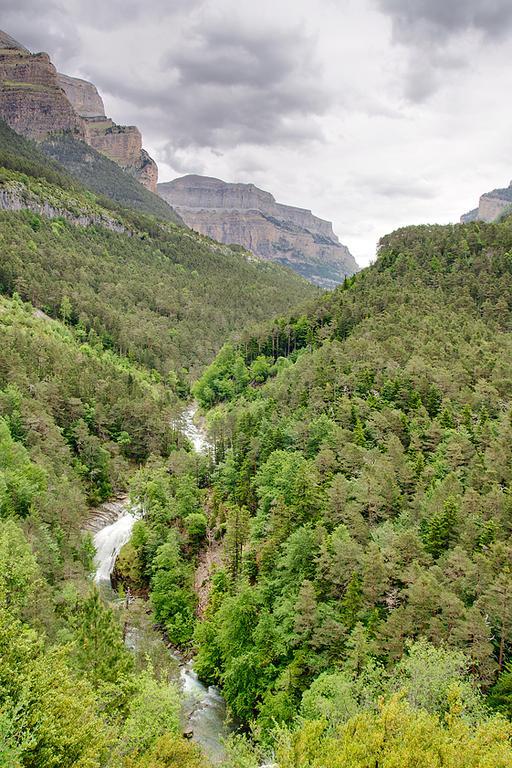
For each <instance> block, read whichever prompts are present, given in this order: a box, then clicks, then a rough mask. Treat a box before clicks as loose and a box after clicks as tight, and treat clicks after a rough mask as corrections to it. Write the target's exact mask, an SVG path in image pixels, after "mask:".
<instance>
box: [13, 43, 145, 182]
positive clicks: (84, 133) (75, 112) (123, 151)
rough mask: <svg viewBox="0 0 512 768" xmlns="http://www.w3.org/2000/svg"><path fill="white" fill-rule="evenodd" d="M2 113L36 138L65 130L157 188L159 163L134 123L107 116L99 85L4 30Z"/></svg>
mask: <svg viewBox="0 0 512 768" xmlns="http://www.w3.org/2000/svg"><path fill="white" fill-rule="evenodd" d="M0 118H2V119H3V120H5V121H6V122H7V123H8V125H10V127H11V128H13V129H14V130H15V131H16V132H17V133H20V134H22V135H23V136H27V137H29V138H31V139H34V140H36V141H40V140H42V139H44V138H45V137H46V136H48V134H50V133H55V132H62V131H65V132H67V133H71V134H73V135H75V136H76V137H77V138H79V139H82V140H83V141H86V142H87V143H88V144H89V145H90V146H92V147H94V149H97V150H98V151H99V152H102V153H103V154H104V155H106V156H107V157H109V158H110V159H111V160H114V161H115V162H116V163H118V165H120V166H121V167H122V168H123V169H124V170H127V171H128V172H129V173H130V174H132V175H133V176H134V177H135V178H136V179H137V180H138V181H140V182H141V183H142V184H143V185H144V186H145V187H147V188H148V189H150V190H151V191H152V192H156V184H157V180H158V168H157V165H156V163H155V162H154V160H153V159H152V158H151V157H150V156H149V155H148V153H147V152H146V150H144V149H143V147H142V136H141V134H140V131H139V130H138V128H136V127H135V126H133V125H129V126H123V125H116V124H115V123H114V122H113V121H112V120H111V119H110V118H108V117H106V115H105V108H104V105H103V101H102V99H101V96H100V95H99V93H98V91H97V89H96V86H94V85H93V84H92V83H89V82H88V81H87V80H82V79H80V78H76V77H69V76H68V75H63V74H61V73H58V72H57V71H56V69H55V67H54V66H53V64H52V63H51V61H50V58H49V56H48V54H46V53H35V54H33V53H30V51H28V50H27V49H26V48H25V47H24V46H23V45H21V44H20V43H18V42H17V41H16V40H14V38H12V37H11V36H10V35H8V34H6V33H5V32H1V31H0Z"/></svg>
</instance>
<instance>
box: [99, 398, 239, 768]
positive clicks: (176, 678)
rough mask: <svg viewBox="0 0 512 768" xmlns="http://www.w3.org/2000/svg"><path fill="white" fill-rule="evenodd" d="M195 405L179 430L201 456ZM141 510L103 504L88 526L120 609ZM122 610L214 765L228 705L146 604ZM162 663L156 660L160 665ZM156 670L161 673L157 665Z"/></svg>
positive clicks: (134, 639) (128, 636) (132, 643)
mask: <svg viewBox="0 0 512 768" xmlns="http://www.w3.org/2000/svg"><path fill="white" fill-rule="evenodd" d="M195 415H196V406H194V405H192V406H190V407H189V408H187V409H186V410H185V411H184V412H183V414H182V416H181V418H180V420H179V427H180V429H181V431H182V432H183V433H184V434H185V435H186V436H187V438H188V439H189V440H190V442H191V443H192V445H193V446H194V449H195V450H196V451H197V452H200V453H203V452H206V451H207V450H208V441H207V437H206V434H205V432H204V430H203V429H201V427H199V426H197V424H196V421H195V420H194V417H195ZM136 520H137V510H135V509H133V508H132V507H131V506H130V502H129V499H128V497H122V498H120V499H117V500H115V501H112V502H107V503H106V504H103V505H102V506H101V507H100V508H98V509H97V510H96V513H95V515H94V518H93V519H92V521H91V524H90V530H91V532H92V533H93V540H94V546H95V549H96V556H95V576H94V579H95V582H96V583H97V585H98V587H99V588H100V589H101V591H102V592H103V594H104V595H105V597H106V598H107V599H108V600H109V601H111V602H112V603H114V604H116V605H117V606H118V607H120V603H121V599H120V598H119V596H118V595H117V594H116V593H115V592H114V590H113V589H112V587H111V582H110V578H111V575H112V571H113V569H114V566H115V562H116V558H117V556H118V555H119V552H120V551H121V548H122V547H123V545H124V544H126V542H127V541H129V539H130V536H131V532H132V528H133V525H134V523H135V521H136ZM122 610H123V611H124V622H125V642H126V645H127V646H128V647H129V648H130V649H131V650H132V651H133V653H134V654H137V653H139V652H140V653H141V654H142V655H144V653H145V652H146V651H147V649H148V647H149V646H151V648H152V650H153V653H152V654H151V656H152V658H153V663H154V664H155V660H154V659H155V656H156V657H157V658H158V659H160V663H161V665H162V667H165V675H166V677H167V679H168V680H169V682H174V683H177V684H178V685H179V686H180V688H181V691H182V694H183V730H184V732H185V733H186V734H187V735H189V736H190V737H191V738H192V739H193V740H194V741H196V742H197V743H198V744H199V745H200V746H201V747H202V748H203V750H204V752H205V754H206V755H207V756H208V758H209V759H210V760H211V761H212V762H213V763H218V762H219V761H221V760H222V758H223V756H224V748H223V739H224V738H225V737H226V736H227V735H228V733H229V726H228V725H227V724H226V705H225V702H224V700H223V698H222V696H221V695H220V693H219V691H218V690H217V689H216V688H215V687H213V686H210V687H206V686H204V685H203V684H202V683H201V682H200V680H199V679H198V677H197V675H196V673H195V672H194V667H193V661H192V660H186V659H184V658H182V657H180V656H179V655H178V654H177V653H175V652H174V651H172V650H171V649H169V648H168V647H167V645H166V643H165V641H164V639H163V637H162V636H161V635H160V634H159V633H158V631H157V630H155V628H154V627H153V626H152V625H151V621H150V618H149V616H148V610H147V606H146V604H145V603H144V602H143V601H142V599H140V598H135V599H131V600H128V601H126V603H125V608H124V609H122ZM158 664H159V661H158V660H157V661H156V665H158ZM155 671H157V672H158V671H159V670H158V669H157V668H156V666H155Z"/></svg>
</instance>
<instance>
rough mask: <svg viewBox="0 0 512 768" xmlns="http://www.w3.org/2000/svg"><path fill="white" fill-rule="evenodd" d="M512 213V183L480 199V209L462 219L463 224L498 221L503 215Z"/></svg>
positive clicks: (487, 193) (466, 214) (470, 212)
mask: <svg viewBox="0 0 512 768" xmlns="http://www.w3.org/2000/svg"><path fill="white" fill-rule="evenodd" d="M507 210H510V212H512V181H511V182H510V184H509V186H508V187H505V188H504V189H493V190H492V192H486V193H485V194H483V195H482V196H481V198H480V201H479V204H478V208H475V209H474V210H472V211H469V213H465V214H464V215H463V216H461V217H460V220H461V223H462V224H467V223H469V222H470V221H496V219H498V218H499V217H500V216H501V214H502V213H504V212H505V211H507Z"/></svg>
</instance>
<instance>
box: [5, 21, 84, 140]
mask: <svg viewBox="0 0 512 768" xmlns="http://www.w3.org/2000/svg"><path fill="white" fill-rule="evenodd" d="M0 117H1V118H2V119H3V120H5V122H6V123H8V124H9V125H10V126H11V128H13V129H14V130H15V131H16V132H17V133H21V134H22V135H23V136H28V137H29V138H31V139H35V140H38V139H41V138H43V137H44V136H46V135H47V134H48V133H49V132H50V131H70V132H71V133H75V134H77V135H78V136H79V137H80V138H82V137H83V136H84V126H83V122H82V120H81V119H80V117H79V116H78V115H77V113H76V112H75V110H74V109H73V107H72V105H71V104H70V102H69V101H68V99H67V98H66V94H65V93H64V91H63V90H62V88H61V87H60V85H59V82H58V78H57V71H56V69H55V67H54V66H53V64H52V63H51V61H50V58H49V56H48V54H46V53H36V54H31V53H30V52H29V51H27V49H26V48H24V47H23V46H22V45H20V44H19V43H17V42H16V41H15V40H13V38H12V37H10V36H9V35H7V34H5V33H4V32H0Z"/></svg>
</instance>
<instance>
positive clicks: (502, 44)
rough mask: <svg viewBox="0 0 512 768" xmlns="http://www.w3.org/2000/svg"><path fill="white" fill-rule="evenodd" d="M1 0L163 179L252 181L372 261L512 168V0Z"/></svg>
mask: <svg viewBox="0 0 512 768" xmlns="http://www.w3.org/2000/svg"><path fill="white" fill-rule="evenodd" d="M4 2H5V3H7V5H6V8H5V12H3V14H2V25H3V26H5V28H6V31H7V32H9V33H10V34H12V35H13V36H14V37H16V38H18V39H19V40H20V41H21V42H23V43H26V44H28V45H29V47H32V48H45V47H46V48H49V49H50V50H49V53H50V54H51V55H52V57H53V58H54V59H55V60H56V63H57V64H58V66H59V67H60V68H61V69H62V70H64V71H68V72H69V74H76V75H81V76H85V77H90V78H92V79H93V80H94V81H95V82H96V83H97V85H98V86H99V88H100V90H101V91H102V93H103V96H104V100H105V104H106V108H107V113H108V114H110V115H112V117H113V118H114V119H115V120H116V121H117V122H119V123H127V124H131V123H135V124H137V125H138V126H139V127H140V128H141V130H142V132H143V134H144V138H145V143H146V145H147V146H148V148H149V149H150V150H151V151H152V152H153V154H154V156H155V157H156V159H157V160H158V161H159V165H160V175H161V179H162V180H168V179H170V178H173V177H174V176H175V175H181V174H183V173H186V172H200V173H205V174H207V175H212V176H218V177H220V178H223V179H225V180H227V181H252V182H254V183H255V184H257V185H259V186H261V187H263V188H265V189H268V190H269V191H271V192H272V193H273V194H274V195H275V196H276V198H277V199H278V200H280V201H282V202H285V203H290V204H294V205H300V206H303V207H307V208H311V209H313V211H314V212H315V213H316V214H317V215H319V216H323V217H325V218H329V219H331V220H332V221H333V222H334V226H335V230H336V231H337V233H338V234H339V236H340V239H341V240H342V241H343V242H345V243H346V244H347V245H348V246H349V247H350V248H351V250H352V252H353V253H354V255H355V256H356V258H357V259H358V260H359V261H360V263H367V262H368V261H369V260H370V259H371V258H372V257H373V255H374V252H375V245H376V242H377V240H378V238H379V236H381V235H383V234H385V233H386V232H388V231H390V230H392V229H394V228H396V227H398V226H402V225H405V224H411V223H420V222H426V221H430V222H432V221H437V222H441V223H442V222H447V221H455V220H457V219H458V217H459V215H460V214H461V213H463V212H464V211H465V210H468V209H469V208H472V207H474V205H475V204H476V202H477V200H478V196H479V194H480V193H482V192H484V191H486V190H488V189H492V188H493V187H496V186H502V185H504V184H506V183H508V181H509V179H510V177H512V157H511V151H510V132H511V128H512V113H511V111H510V107H509V106H508V99H507V94H508V93H509V92H510V88H511V86H512V68H511V67H510V64H509V59H510V55H509V43H510V38H509V37H508V35H509V33H510V30H511V25H512V12H510V13H509V8H512V6H510V3H509V0H468V1H466V0H450V2H447V0H443V1H442V2H441V0H434V1H432V0H410V1H409V0H407V2H406V0H336V1H335V0H281V2H280V3H276V2H275V0H259V2H258V3H257V4H255V3H253V2H252V1H251V2H249V0H238V2H235V0H196V1H195V2H184V0H174V2H169V1H166V2H164V0H148V1H147V2H146V3H145V4H144V5H142V4H140V3H136V2H134V1H133V2H132V0H128V2H119V1H117V0H116V2H113V3H110V4H104V3H100V2H98V0H91V2H89V3H88V4H87V5H86V4H85V3H82V2H79V0H69V1H68V2H65V0H52V2H51V3H45V4H44V6H43V4H42V3H40V5H41V9H40V11H39V13H38V14H36V13H30V8H31V7H32V8H34V7H35V6H36V5H37V3H34V2H30V0H19V2H18V3H16V4H15V3H14V2H12V0H4ZM20 2H22V4H23V8H21V6H20ZM20 8H21V10H20ZM43 8H44V9H45V10H42V9H43ZM3 10H4V9H3ZM42 19H44V23H42ZM38 40H40V41H41V42H40V43H38Z"/></svg>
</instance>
